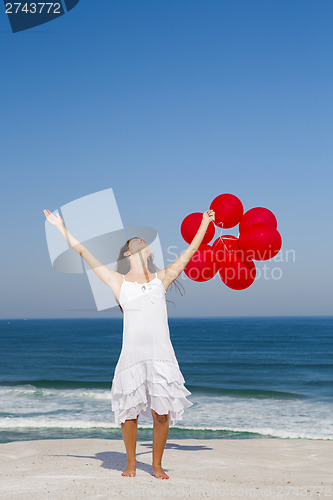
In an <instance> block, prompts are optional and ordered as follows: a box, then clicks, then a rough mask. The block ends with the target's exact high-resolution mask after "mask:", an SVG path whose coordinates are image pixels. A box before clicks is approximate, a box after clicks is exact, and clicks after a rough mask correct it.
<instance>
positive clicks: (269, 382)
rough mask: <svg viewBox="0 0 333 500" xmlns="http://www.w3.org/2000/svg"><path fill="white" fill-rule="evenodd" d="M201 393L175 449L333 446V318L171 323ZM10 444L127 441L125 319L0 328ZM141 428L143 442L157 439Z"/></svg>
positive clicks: (20, 322)
mask: <svg viewBox="0 0 333 500" xmlns="http://www.w3.org/2000/svg"><path fill="white" fill-rule="evenodd" d="M169 328H170V336H171V341H172V344H173V347H174V350H175V353H176V356H177V359H178V363H179V366H180V369H181V371H182V373H183V375H184V378H185V386H186V388H187V389H188V390H189V391H190V392H191V393H192V394H191V395H190V396H188V400H189V401H191V402H192V403H193V406H191V407H190V408H186V409H185V412H184V414H183V419H182V420H181V421H179V422H178V423H177V424H176V425H175V426H172V425H171V423H170V428H169V436H168V439H172V438H174V439H176V438H179V439H186V438H198V439H211V438H214V439H224V438H228V439H240V438H242V439H243V438H248V439H253V438H255V439H260V438H267V437H268V438H290V439H300V438H307V439H322V440H333V317H257V318H254V317H248V318H244V317H242V318H193V319H191V318H169ZM0 342H1V364H0V366H1V368H0V401H1V406H0V442H2V443H7V442H10V441H19V440H32V439H60V438H106V439H122V435H121V429H120V427H118V426H116V425H115V424H114V415H113V412H112V411H111V398H110V390H111V381H112V378H113V374H114V368H115V366H116V363H117V361H118V358H119V355H120V351H121V344H122V319H115V318H112V319H105V318H98V319H26V320H24V319H8V320H0ZM151 437H152V420H148V419H146V420H145V421H143V420H142V421H141V423H140V422H139V428H138V441H140V440H146V439H151Z"/></svg>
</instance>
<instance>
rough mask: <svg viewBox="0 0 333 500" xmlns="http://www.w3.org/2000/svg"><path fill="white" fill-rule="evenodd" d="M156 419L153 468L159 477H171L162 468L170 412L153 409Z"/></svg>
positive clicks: (155, 474)
mask: <svg viewBox="0 0 333 500" xmlns="http://www.w3.org/2000/svg"><path fill="white" fill-rule="evenodd" d="M151 413H152V415H153V419H154V427H153V470H154V476H155V477H157V478H159V479H169V476H168V475H167V474H166V473H165V472H164V470H163V469H162V455H163V452H164V448H165V443H166V441H167V438H168V433H169V414H166V415H159V414H158V413H156V411H155V410H151Z"/></svg>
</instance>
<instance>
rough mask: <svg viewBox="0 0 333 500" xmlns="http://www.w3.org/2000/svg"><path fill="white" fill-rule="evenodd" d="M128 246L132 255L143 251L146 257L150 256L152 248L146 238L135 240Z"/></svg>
mask: <svg viewBox="0 0 333 500" xmlns="http://www.w3.org/2000/svg"><path fill="white" fill-rule="evenodd" d="M128 246H129V250H130V252H131V254H132V255H133V254H135V253H136V252H139V251H142V254H143V256H144V257H149V255H150V247H149V245H148V243H147V242H146V240H145V239H144V238H133V239H132V240H131V241H130V242H129V244H128Z"/></svg>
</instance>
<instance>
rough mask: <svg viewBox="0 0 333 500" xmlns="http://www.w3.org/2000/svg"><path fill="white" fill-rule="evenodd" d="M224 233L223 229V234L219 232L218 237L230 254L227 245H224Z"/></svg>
mask: <svg viewBox="0 0 333 500" xmlns="http://www.w3.org/2000/svg"><path fill="white" fill-rule="evenodd" d="M218 229H220V228H219V227H218ZM222 232H223V230H222V228H221V233H220V234H219V231H218V230H217V234H218V237H219V238H220V240H221V241H222V243H223V245H224V246H225V249H226V251H227V252H228V253H230V252H229V249H228V247H227V245H226V244H225V243H224V239H223V238H222Z"/></svg>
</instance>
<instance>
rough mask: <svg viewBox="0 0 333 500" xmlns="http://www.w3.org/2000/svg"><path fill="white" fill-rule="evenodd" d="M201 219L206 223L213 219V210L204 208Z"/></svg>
mask: <svg viewBox="0 0 333 500" xmlns="http://www.w3.org/2000/svg"><path fill="white" fill-rule="evenodd" d="M202 220H205V221H206V222H208V223H209V222H212V221H214V220H215V212H214V210H206V212H204V213H203V214H202Z"/></svg>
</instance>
